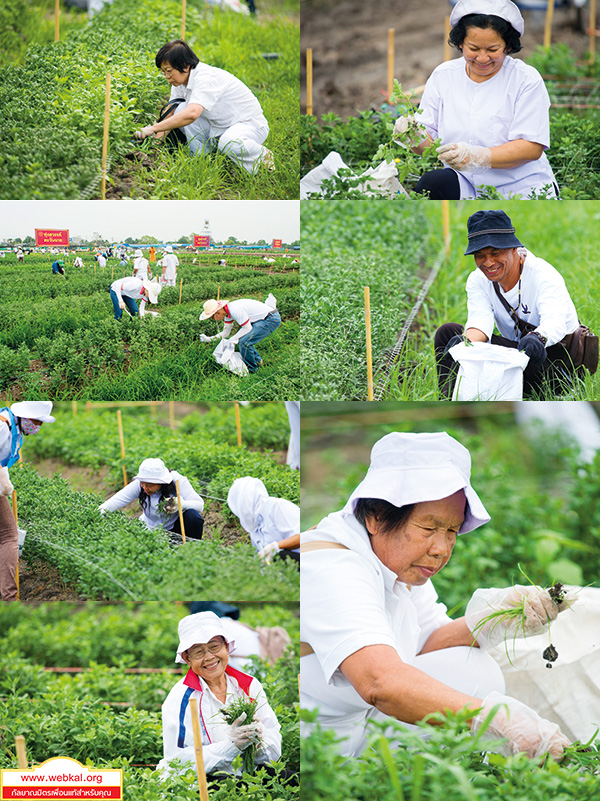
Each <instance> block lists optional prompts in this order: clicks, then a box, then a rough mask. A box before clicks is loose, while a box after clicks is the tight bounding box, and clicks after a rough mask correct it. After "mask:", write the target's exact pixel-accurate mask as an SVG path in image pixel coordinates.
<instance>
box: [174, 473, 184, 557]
mask: <svg viewBox="0 0 600 801" xmlns="http://www.w3.org/2000/svg"><path fill="white" fill-rule="evenodd" d="M175 487H176V488H177V508H178V509H179V525H180V526H181V538H182V539H183V541H184V542H185V526H184V524H183V509H182V508H181V495H180V494H179V480H177V481H176V482H175Z"/></svg>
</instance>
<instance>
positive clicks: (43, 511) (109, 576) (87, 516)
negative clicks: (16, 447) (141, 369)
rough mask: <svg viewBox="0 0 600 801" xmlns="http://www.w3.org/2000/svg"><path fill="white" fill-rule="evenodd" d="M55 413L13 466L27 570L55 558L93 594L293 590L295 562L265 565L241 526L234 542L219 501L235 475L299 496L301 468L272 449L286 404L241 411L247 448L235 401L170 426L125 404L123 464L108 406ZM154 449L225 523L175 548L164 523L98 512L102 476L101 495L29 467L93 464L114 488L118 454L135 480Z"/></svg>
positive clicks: (282, 435)
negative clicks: (226, 535)
mask: <svg viewBox="0 0 600 801" xmlns="http://www.w3.org/2000/svg"><path fill="white" fill-rule="evenodd" d="M56 416H57V420H56V422H55V423H53V424H52V425H47V426H44V427H43V429H42V431H41V432H40V434H39V435H37V436H36V437H31V438H30V439H28V441H27V443H26V446H25V448H24V453H23V456H24V459H25V462H26V464H25V466H24V467H23V468H22V469H18V468H16V467H14V468H13V469H12V470H11V479H12V480H13V483H14V485H15V487H16V490H17V498H18V514H19V523H20V525H21V527H23V528H25V529H26V530H27V538H26V540H25V549H24V554H23V556H24V559H25V560H26V561H27V563H28V564H31V565H33V569H34V571H35V565H36V564H37V563H38V561H39V560H42V561H43V562H45V563H47V564H50V565H54V566H55V567H56V568H57V569H58V572H59V575H60V578H61V580H62V581H64V582H66V583H68V584H69V585H70V586H72V587H73V588H75V589H76V590H77V591H78V592H79V593H80V594H82V595H84V596H85V597H89V598H109V599H117V600H120V599H129V598H133V599H137V598H145V599H149V600H179V599H181V598H182V597H188V598H193V597H197V596H198V595H199V594H202V595H203V596H204V597H205V596H206V593H209V592H214V593H215V594H217V595H219V594H220V595H222V596H225V595H226V594H227V593H229V592H231V591H232V589H233V588H235V595H236V597H238V598H252V599H255V600H269V601H272V600H275V599H278V598H285V599H286V600H290V601H292V600H295V599H297V597H298V571H297V568H296V567H295V566H294V565H290V564H288V563H287V562H286V563H282V562H278V563H277V564H274V565H266V564H264V563H263V562H262V561H261V560H260V559H258V557H257V555H256V551H255V549H254V548H253V547H252V545H250V543H249V537H248V536H247V535H246V534H245V533H244V532H243V531H242V529H241V528H239V527H238V532H239V535H238V537H237V538H236V540H235V542H234V543H233V544H231V545H226V544H225V542H224V541H223V537H222V526H223V525H224V524H225V523H227V525H231V524H235V525H236V526H237V520H236V518H235V517H234V516H233V515H232V514H231V512H230V511H229V509H228V507H227V505H226V502H225V500H226V498H227V492H228V490H229V487H230V486H231V484H232V483H233V481H234V480H235V479H236V478H239V477H242V476H246V475H251V476H254V477H256V478H260V479H261V480H262V481H263V482H264V484H265V486H266V488H267V491H268V492H269V494H270V495H272V496H275V497H281V498H287V499H288V500H291V501H292V502H294V503H298V500H299V474H298V473H297V472H296V471H292V470H290V469H289V468H288V467H286V466H284V465H282V464H279V463H278V462H277V461H276V460H275V458H273V456H272V454H271V451H270V449H271V448H278V449H282V450H283V449H285V447H286V446H287V439H288V437H289V426H288V420H287V414H286V412H285V407H284V405H283V404H271V403H269V404H262V405H260V406H258V407H249V408H242V410H241V415H240V417H241V428H242V436H243V442H244V445H243V446H242V447H240V446H238V445H237V444H234V443H236V442H237V433H236V426H235V417H234V410H233V408H232V406H231V405H230V406H229V407H228V408H227V407H224V408H219V407H215V408H211V409H210V410H209V411H208V412H207V413H206V414H201V413H195V414H192V415H190V416H189V417H188V418H186V419H185V420H184V422H183V424H182V426H181V428H180V429H179V430H177V431H171V430H170V429H169V428H166V427H164V426H161V425H160V424H159V423H158V422H154V421H153V419H152V417H151V415H150V412H149V411H147V410H146V411H144V412H139V411H137V410H129V411H125V413H124V415H123V430H124V444H125V453H126V457H125V460H124V462H123V460H122V459H121V450H120V440H119V432H118V423H117V416H116V413H115V412H114V411H106V412H101V413H82V412H80V413H78V414H77V415H73V414H72V413H69V412H66V411H65V410H64V409H63V408H62V407H61V406H59V407H58V409H57V412H56ZM156 456H158V457H160V458H161V459H163V461H164V462H165V464H166V465H167V466H168V467H169V469H172V470H177V471H179V472H180V473H182V474H183V475H185V476H186V477H187V478H188V479H189V480H190V482H191V484H192V486H193V487H194V488H195V489H196V490H197V491H198V492H199V493H200V495H201V496H202V497H203V498H205V501H206V509H205V515H207V514H208V513H209V512H210V511H211V510H216V512H217V513H218V514H219V515H220V520H221V521H222V522H221V524H220V525H219V524H213V525H212V526H211V527H207V528H208V529H209V530H207V531H205V534H204V539H203V540H202V541H188V542H187V543H186V544H185V545H180V546H179V547H174V546H173V545H171V544H169V538H168V535H167V534H166V533H165V532H164V531H162V530H161V529H147V528H146V526H145V525H144V524H142V523H140V522H139V521H138V520H137V519H132V518H130V517H127V516H126V515H125V514H123V513H122V512H114V513H111V514H110V515H104V516H102V515H101V514H100V512H99V511H98V506H99V505H100V503H101V502H102V501H103V500H104V498H103V497H101V496H99V495H98V494H97V492H98V491H99V490H100V489H101V481H100V478H99V477H98V481H97V491H96V492H80V491H76V490H74V489H73V488H72V487H71V486H70V485H69V483H68V482H67V481H66V480H65V479H63V478H60V477H59V476H58V475H54V476H53V477H51V478H47V477H44V476H43V475H40V474H39V473H38V472H37V471H36V470H35V469H34V468H33V467H32V466H31V463H32V462H33V463H35V462H36V461H37V460H42V459H52V460H55V461H56V460H58V461H59V462H62V463H63V464H65V465H71V466H73V465H74V466H78V467H81V468H90V469H91V470H92V471H100V469H102V468H108V470H106V469H105V470H104V472H105V473H106V483H105V486H102V489H106V490H108V491H109V492H111V493H112V492H115V491H117V490H118V489H120V487H121V486H122V485H123V473H122V462H123V463H124V465H125V468H126V471H127V475H128V476H129V477H130V478H131V477H132V476H134V475H135V474H136V472H137V469H138V466H139V464H140V463H141V462H142V460H143V459H145V458H148V457H156Z"/></svg>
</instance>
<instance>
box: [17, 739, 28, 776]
mask: <svg viewBox="0 0 600 801" xmlns="http://www.w3.org/2000/svg"><path fill="white" fill-rule="evenodd" d="M15 749H16V751H17V765H18V766H19V770H27V752H26V750H25V738H24V737H23V735H22V734H17V735H16V737H15Z"/></svg>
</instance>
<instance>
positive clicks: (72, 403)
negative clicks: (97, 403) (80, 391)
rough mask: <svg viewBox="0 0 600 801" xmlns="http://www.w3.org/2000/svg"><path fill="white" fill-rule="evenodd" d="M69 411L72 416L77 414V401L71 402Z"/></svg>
mask: <svg viewBox="0 0 600 801" xmlns="http://www.w3.org/2000/svg"><path fill="white" fill-rule="evenodd" d="M71 411H72V412H73V416H75V415H76V414H77V401H71Z"/></svg>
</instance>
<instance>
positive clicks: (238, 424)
mask: <svg viewBox="0 0 600 801" xmlns="http://www.w3.org/2000/svg"><path fill="white" fill-rule="evenodd" d="M233 408H234V409H235V428H236V431H237V443H238V447H240V448H241V446H242V421H241V420H240V404H239V401H234V402H233Z"/></svg>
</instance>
